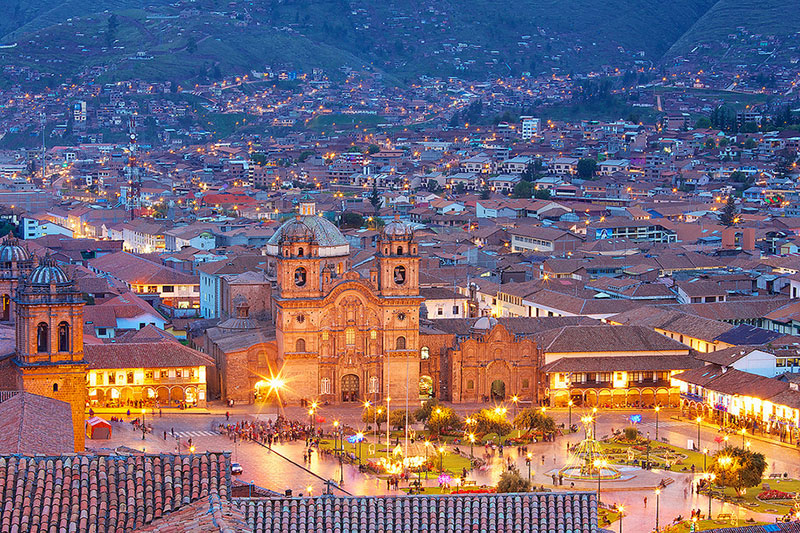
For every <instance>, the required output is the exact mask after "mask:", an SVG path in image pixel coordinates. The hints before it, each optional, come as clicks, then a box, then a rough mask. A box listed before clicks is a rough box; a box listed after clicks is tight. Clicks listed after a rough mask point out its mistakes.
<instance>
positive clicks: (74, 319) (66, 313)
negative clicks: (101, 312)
mask: <svg viewBox="0 0 800 533" xmlns="http://www.w3.org/2000/svg"><path fill="white" fill-rule="evenodd" d="M84 303H85V302H84V301H83V299H82V298H81V294H80V292H79V291H78V289H77V287H76V286H75V283H74V282H73V281H72V280H70V279H69V277H68V276H67V275H66V273H65V272H64V271H63V270H62V269H61V267H59V266H58V264H56V262H55V261H54V260H52V259H51V258H49V257H45V258H44V259H42V260H41V261H40V263H39V265H38V266H37V267H36V268H34V269H33V270H32V271H31V273H30V276H29V277H27V278H24V277H23V278H22V279H21V280H20V284H19V287H18V288H17V294H16V296H15V298H14V304H15V307H16V309H15V310H16V322H15V327H16V353H15V359H14V362H15V364H16V367H17V381H18V388H19V389H21V390H24V391H27V392H31V393H34V394H39V395H41V396H47V397H50V398H54V399H56V400H61V401H64V402H67V403H68V404H70V406H71V407H72V425H73V429H74V434H75V451H83V450H84V445H85V438H84V435H85V428H84V415H85V411H86V370H87V367H88V363H87V362H86V361H85V360H84V357H83V306H84Z"/></svg>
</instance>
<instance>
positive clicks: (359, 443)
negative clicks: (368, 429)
mask: <svg viewBox="0 0 800 533" xmlns="http://www.w3.org/2000/svg"><path fill="white" fill-rule="evenodd" d="M356 439H357V440H358V466H361V441H363V440H364V434H363V433H361V432H360V431H359V432H358V433H356Z"/></svg>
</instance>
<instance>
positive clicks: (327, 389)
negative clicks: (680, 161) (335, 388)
mask: <svg viewBox="0 0 800 533" xmlns="http://www.w3.org/2000/svg"><path fill="white" fill-rule="evenodd" d="M319 390H320V393H321V394H330V393H331V380H330V379H329V378H322V379H321V380H320V382H319Z"/></svg>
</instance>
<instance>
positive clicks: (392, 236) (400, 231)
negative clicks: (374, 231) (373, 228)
mask: <svg viewBox="0 0 800 533" xmlns="http://www.w3.org/2000/svg"><path fill="white" fill-rule="evenodd" d="M381 237H382V238H383V239H385V240H388V241H396V240H410V239H411V238H412V237H414V230H413V229H412V228H411V225H410V224H407V223H406V222H403V221H402V220H400V219H399V218H397V217H395V219H394V220H392V221H391V222H389V223H388V224H386V225H385V226H384V227H383V230H382V231H381Z"/></svg>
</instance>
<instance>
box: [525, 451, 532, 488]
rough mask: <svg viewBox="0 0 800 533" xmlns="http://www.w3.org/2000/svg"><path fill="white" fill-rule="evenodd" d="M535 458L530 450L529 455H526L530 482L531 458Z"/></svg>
mask: <svg viewBox="0 0 800 533" xmlns="http://www.w3.org/2000/svg"><path fill="white" fill-rule="evenodd" d="M532 459H533V454H532V453H531V452H528V455H526V456H525V462H526V463H528V483H530V481H531V460H532Z"/></svg>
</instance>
